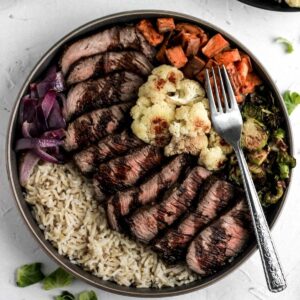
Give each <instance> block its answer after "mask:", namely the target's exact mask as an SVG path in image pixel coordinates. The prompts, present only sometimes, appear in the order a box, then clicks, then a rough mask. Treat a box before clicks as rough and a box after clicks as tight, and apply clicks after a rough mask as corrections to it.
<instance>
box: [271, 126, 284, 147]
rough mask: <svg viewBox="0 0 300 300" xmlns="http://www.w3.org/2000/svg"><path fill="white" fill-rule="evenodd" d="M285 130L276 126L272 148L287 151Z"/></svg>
mask: <svg viewBox="0 0 300 300" xmlns="http://www.w3.org/2000/svg"><path fill="white" fill-rule="evenodd" d="M285 135H286V134H285V131H284V130H283V129H281V128H278V129H277V130H275V132H274V133H273V147H272V148H273V150H275V151H277V150H281V151H287V148H288V147H287V144H286V143H285Z"/></svg>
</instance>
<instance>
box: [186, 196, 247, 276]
mask: <svg viewBox="0 0 300 300" xmlns="http://www.w3.org/2000/svg"><path fill="white" fill-rule="evenodd" d="M250 224H251V220H250V214H249V210H248V205H247V203H246V202H245V200H244V199H242V200H240V201H239V202H238V203H237V204H236V205H235V206H234V207H233V208H232V209H231V210H230V211H229V212H227V213H226V214H225V215H223V216H222V217H221V218H220V219H218V220H216V221H215V222H214V223H213V224H211V225H210V226H208V227H207V228H205V229H204V230H203V231H202V232H200V233H199V235H198V236H197V237H196V238H195V239H194V240H193V242H192V243H191V245H190V246H189V248H188V252H187V256H186V261H187V264H188V266H189V267H190V269H192V270H193V271H195V272H196V273H198V274H200V275H202V276H207V275H211V274H213V273H214V272H216V271H218V270H219V269H221V268H222V266H223V265H224V264H225V263H226V262H227V261H228V260H229V259H230V258H233V257H235V256H236V255H237V254H239V253H240V251H241V250H242V249H243V248H244V247H245V245H246V243H247V241H248V240H249V236H250V232H251V229H250V228H251V226H250Z"/></svg>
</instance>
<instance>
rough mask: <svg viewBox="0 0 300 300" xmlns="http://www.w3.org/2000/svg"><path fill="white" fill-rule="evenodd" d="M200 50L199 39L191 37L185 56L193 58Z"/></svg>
mask: <svg viewBox="0 0 300 300" xmlns="http://www.w3.org/2000/svg"><path fill="white" fill-rule="evenodd" d="M199 48H200V39H199V38H198V37H191V38H190V39H189V40H188V42H187V46H186V49H185V54H186V56H188V57H189V56H194V55H196V54H197V53H198V51H199Z"/></svg>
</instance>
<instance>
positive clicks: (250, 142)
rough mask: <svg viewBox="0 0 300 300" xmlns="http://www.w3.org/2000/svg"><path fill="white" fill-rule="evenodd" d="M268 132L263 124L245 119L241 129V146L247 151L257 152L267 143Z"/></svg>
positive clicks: (251, 119)
mask: <svg viewBox="0 0 300 300" xmlns="http://www.w3.org/2000/svg"><path fill="white" fill-rule="evenodd" d="M268 137H269V135H268V132H267V130H266V128H265V127H264V125H263V124H261V123H260V122H258V121H257V120H255V119H253V118H249V119H247V121H246V122H245V123H244V125H243V129H242V138H241V142H242V146H243V147H244V148H246V149H247V150H249V151H258V150H261V149H262V148H264V147H265V146H266V144H267V142H268Z"/></svg>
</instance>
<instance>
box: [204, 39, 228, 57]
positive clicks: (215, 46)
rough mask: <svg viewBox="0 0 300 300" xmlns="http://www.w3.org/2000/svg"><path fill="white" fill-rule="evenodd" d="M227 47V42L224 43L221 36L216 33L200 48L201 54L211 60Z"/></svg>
mask: <svg viewBox="0 0 300 300" xmlns="http://www.w3.org/2000/svg"><path fill="white" fill-rule="evenodd" d="M227 47H229V43H228V41H226V40H225V39H224V38H223V36H222V35H221V34H220V33H218V34H216V35H214V36H213V37H212V38H211V39H210V40H209V41H208V43H207V44H206V45H205V46H204V47H203V48H202V53H203V54H204V55H205V56H207V57H209V58H211V57H213V56H215V55H216V54H218V53H220V52H221V51H223V50H224V49H225V48H227Z"/></svg>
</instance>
